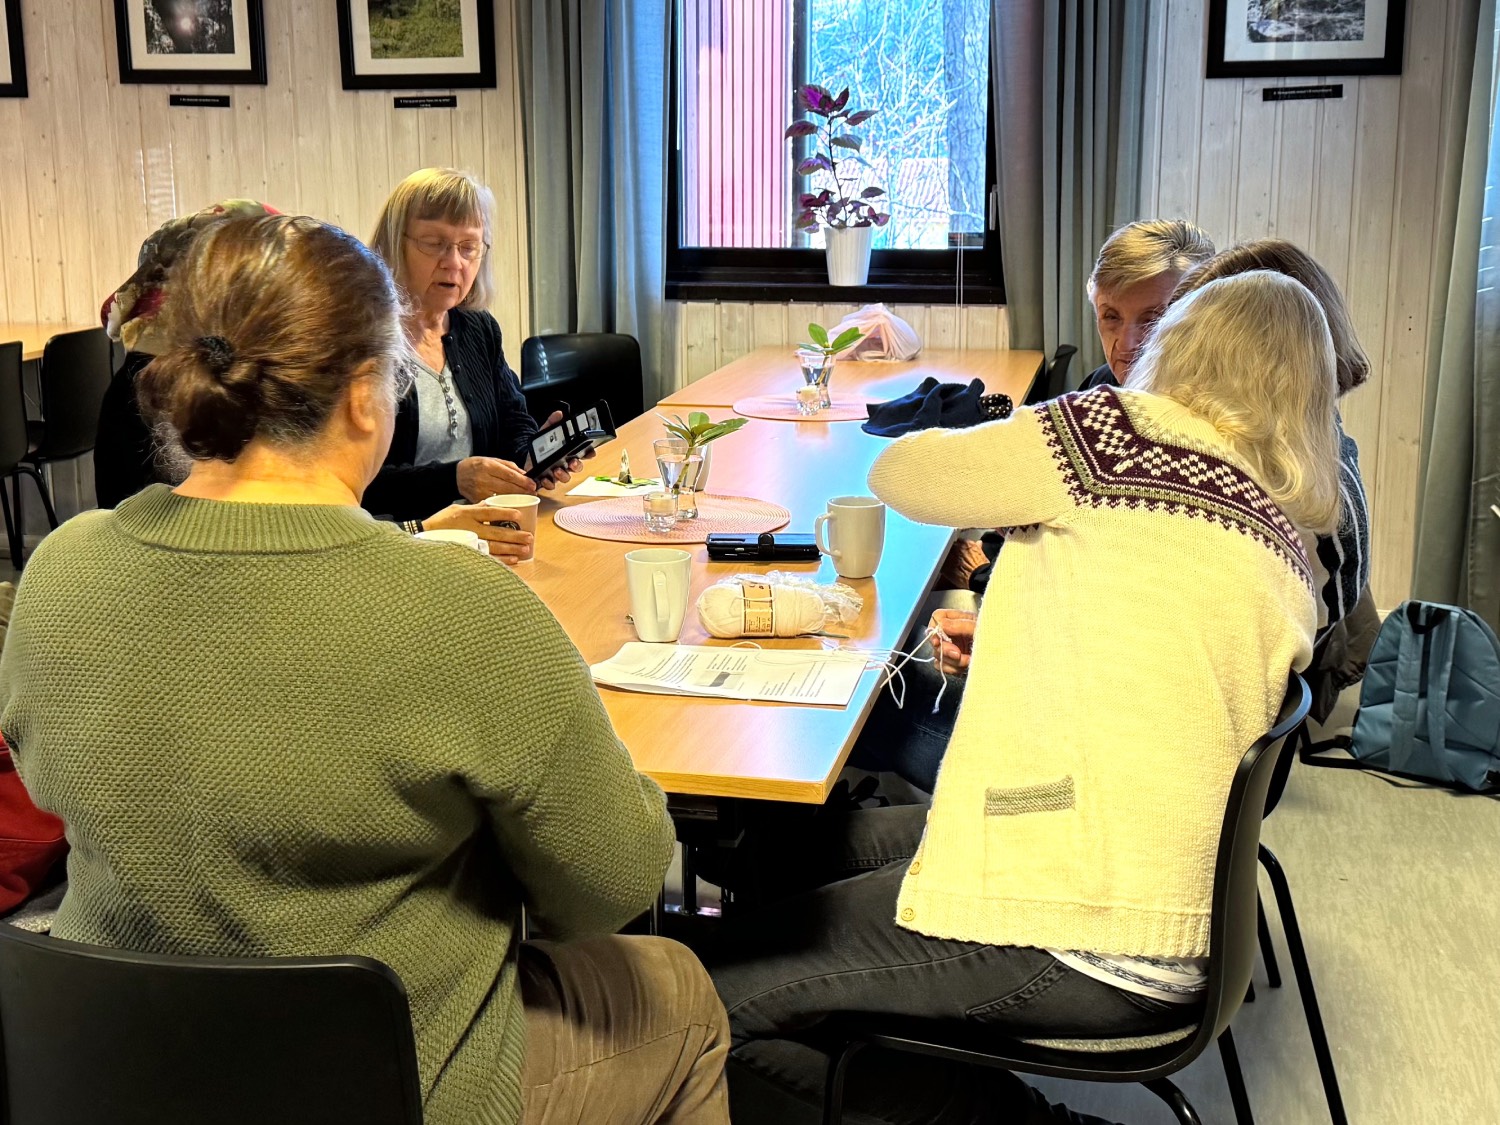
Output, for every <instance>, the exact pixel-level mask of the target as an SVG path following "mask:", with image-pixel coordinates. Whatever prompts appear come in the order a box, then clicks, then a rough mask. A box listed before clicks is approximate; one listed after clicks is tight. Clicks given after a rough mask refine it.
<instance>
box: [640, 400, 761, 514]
mask: <svg viewBox="0 0 1500 1125" xmlns="http://www.w3.org/2000/svg"><path fill="white" fill-rule="evenodd" d="M657 417H658V418H661V420H662V422H663V424H664V425H665V427H666V431H667V434H668V435H669V436H668V438H667V440H666V442H658V443H657V446H658V449H657V467H658V468H659V469H660V470H661V479H662V484H663V485H666V486H667V487H668V488H670V489H671V490H672V492H673V493H674V494H675V495H676V496H677V518H678V519H685V520H691V519H697V518H698V494H699V493H700V492H706V491H707V490H708V470H709V467H710V465H711V464H712V460H713V459H712V451H711V450H710V448H709V443H710V442H713V441H717V440H718V439H719V438H721V437H724V436H725V435H726V434H732V433H734V431H735V430H737V429H739V428H740V427H741V426H743V425H744V424H745V423H746V422H748V421H749V419H748V418H726V419H724V421H722V422H715V421H712V420H711V419H710V418H709V416H708V415H707V414H705V413H703V411H701V410H695V411H693V412H692V413H690V414H689V415H688V416H687V420H686V421H683V419H682V416H681V415H679V414H674V415H672V417H671V419H670V420H669V419H667V418H665V417H663V416H662V415H660V414H658V415H657ZM663 446H666V447H667V448H668V452H667V454H666V456H667V457H668V458H669V459H670V460H671V461H674V462H676V461H677V460H678V458H679V457H680V458H681V462H680V465H681V467H680V468H678V467H677V466H676V465H673V464H663V463H662V447H663Z"/></svg>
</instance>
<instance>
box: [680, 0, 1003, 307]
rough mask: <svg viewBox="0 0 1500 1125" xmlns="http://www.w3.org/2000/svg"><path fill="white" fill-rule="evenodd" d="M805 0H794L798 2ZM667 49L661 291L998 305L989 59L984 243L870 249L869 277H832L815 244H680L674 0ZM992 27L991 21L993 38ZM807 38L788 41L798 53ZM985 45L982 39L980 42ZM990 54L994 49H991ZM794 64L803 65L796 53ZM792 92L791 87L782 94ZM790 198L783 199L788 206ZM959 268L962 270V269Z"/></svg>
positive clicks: (712, 297)
mask: <svg viewBox="0 0 1500 1125" xmlns="http://www.w3.org/2000/svg"><path fill="white" fill-rule="evenodd" d="M802 2H803V0H797V3H798V4H799V6H800V5H801V3H802ZM671 20H672V27H671V36H670V42H671V57H670V59H669V66H668V69H669V73H668V76H667V90H668V103H669V104H668V110H669V115H668V122H667V145H666V177H667V183H666V188H667V213H666V221H667V236H666V297H667V299H668V300H679V301H776V302H782V301H851V300H855V299H857V298H863V297H869V298H871V299H876V300H883V301H900V302H906V303H914V304H975V305H1003V304H1004V303H1005V285H1004V279H1003V275H1002V256H1001V249H1000V231H999V224H998V222H997V210H998V196H997V194H996V179H997V176H996V172H997V169H996V167H995V144H994V138H995V96H994V94H995V70H994V67H993V65H992V66H991V67H990V76H989V95H990V96H989V97H988V98H987V99H986V106H985V144H984V177H985V201H986V204H985V210H986V212H987V214H986V216H985V230H984V234H985V240H984V246H983V247H982V248H975V249H962V250H961V249H958V248H949V249H947V250H872V251H871V253H870V275H869V281H868V282H867V283H866V284H865V285H862V286H853V285H830V284H829V283H828V267H827V264H826V258H825V256H824V252H823V251H822V250H820V249H818V248H816V247H805V248H803V247H728V246H724V247H720V246H683V245H682V206H681V198H682V166H683V162H682V160H681V159H680V157H679V153H680V147H681V144H682V137H681V132H680V126H681V122H682V116H683V115H682V112H681V106H680V104H679V98H680V94H681V89H680V81H679V79H680V74H681V70H682V62H681V56H680V47H681V40H680V35H681V31H682V21H681V13H680V4H679V3H678V2H677V0H672V4H671ZM994 33H995V29H994V20H993V19H991V21H990V36H991V42H992V41H993V36H994ZM806 49H807V47H806V44H805V42H803V41H802V40H801V39H798V41H797V42H795V43H794V44H793V50H794V52H795V57H796V58H797V59H798V60H800V59H801V58H802V56H803V54H804V52H805V51H806ZM986 49H988V47H987V48H986ZM991 59H992V60H993V53H992V54H991ZM796 69H799V70H800V69H801V65H800V61H799V64H798V65H797V66H796ZM788 96H790V94H789V95H788ZM790 203H791V201H790V200H789V201H788V206H790ZM960 268H961V269H962V274H960Z"/></svg>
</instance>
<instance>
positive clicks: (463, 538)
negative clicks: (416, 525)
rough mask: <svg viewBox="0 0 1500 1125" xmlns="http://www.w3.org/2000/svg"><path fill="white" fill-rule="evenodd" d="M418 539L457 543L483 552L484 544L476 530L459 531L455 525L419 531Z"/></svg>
mask: <svg viewBox="0 0 1500 1125" xmlns="http://www.w3.org/2000/svg"><path fill="white" fill-rule="evenodd" d="M417 538H418V539H431V540H433V541H434V542H437V543H458V544H460V545H461V546H464V547H468V548H469V549H470V550H474V551H479V552H481V553H482V552H483V551H484V544H483V543H482V541H481V540H480V538H479V535H478V533H477V532H473V531H461V530H459V529H458V528H456V527H440V528H438V529H437V530H435V531H419V532H418V533H417Z"/></svg>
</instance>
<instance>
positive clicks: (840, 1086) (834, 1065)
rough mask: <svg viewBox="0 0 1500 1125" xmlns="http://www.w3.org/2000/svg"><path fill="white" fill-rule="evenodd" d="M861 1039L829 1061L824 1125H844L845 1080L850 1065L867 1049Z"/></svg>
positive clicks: (849, 1044)
mask: <svg viewBox="0 0 1500 1125" xmlns="http://www.w3.org/2000/svg"><path fill="white" fill-rule="evenodd" d="M866 1045H867V1044H866V1043H865V1042H864V1041H863V1040H861V1039H856V1040H855V1041H854V1042H852V1043H846V1044H844V1046H843V1048H842V1049H841V1050H840V1051H839V1053H838V1054H836V1055H834V1056H833V1057H832V1058H830V1059H829V1060H828V1081H827V1085H826V1086H825V1087H824V1089H823V1125H843V1120H844V1079H845V1078H846V1077H847V1076H848V1073H849V1063H850V1062H851V1061H853V1059H854V1056H855V1055H857V1054H859V1052H860V1051H862V1050H863V1049H864V1048H865V1047H866Z"/></svg>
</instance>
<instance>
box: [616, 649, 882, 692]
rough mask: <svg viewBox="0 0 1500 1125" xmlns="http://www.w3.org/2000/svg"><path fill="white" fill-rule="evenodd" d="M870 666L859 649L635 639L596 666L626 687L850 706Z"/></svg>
mask: <svg viewBox="0 0 1500 1125" xmlns="http://www.w3.org/2000/svg"><path fill="white" fill-rule="evenodd" d="M866 666H867V663H866V660H865V657H864V656H863V655H862V654H860V653H853V652H831V651H829V650H827V649H755V648H719V647H714V646H709V645H672V644H645V643H643V642H640V641H632V642H630V643H629V644H626V645H624V646H623V647H622V648H621V649H620V651H619V652H617V653H615V655H614V656H612V657H610V658H609V659H608V660H606V661H604V662H603V663H602V664H595V665H594V666H593V667H592V669H591V671H592V672H593V674H594V682H595V683H597V684H605V685H607V686H609V687H616V688H621V689H623V690H625V691H645V692H654V693H656V694H659V695H698V696H707V697H709V698H715V699H763V700H769V701H771V702H775V703H809V704H815V705H820V706H825V707H847V706H849V700H850V699H852V698H853V697H854V689H855V687H856V686H858V684H859V678H860V676H862V675H864V672H865V668H866Z"/></svg>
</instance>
